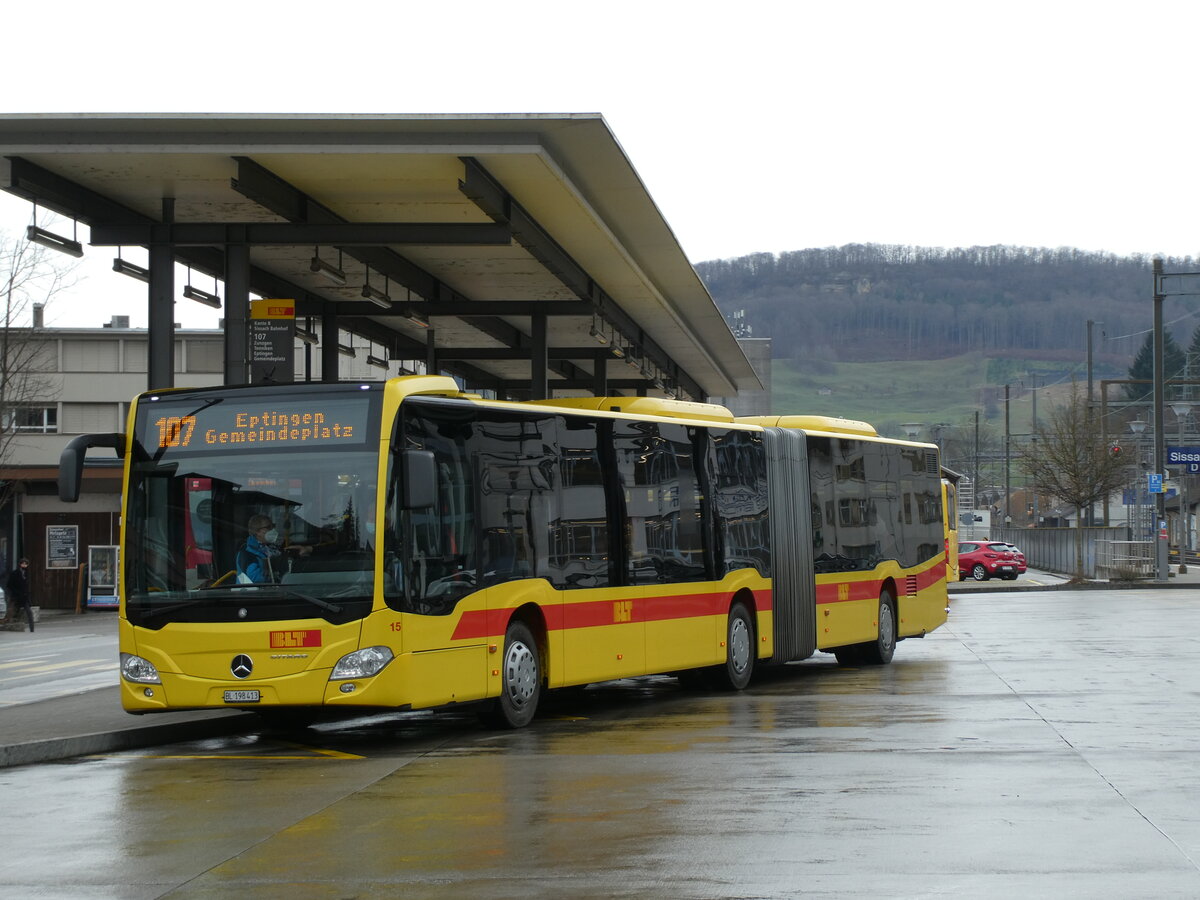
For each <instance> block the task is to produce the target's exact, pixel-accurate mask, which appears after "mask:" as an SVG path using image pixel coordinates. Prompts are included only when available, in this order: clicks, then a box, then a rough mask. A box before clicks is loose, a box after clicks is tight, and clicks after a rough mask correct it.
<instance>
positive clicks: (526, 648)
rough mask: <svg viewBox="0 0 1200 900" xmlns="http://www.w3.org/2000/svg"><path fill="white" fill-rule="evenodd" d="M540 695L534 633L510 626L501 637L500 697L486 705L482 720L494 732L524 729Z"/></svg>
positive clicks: (522, 625) (517, 624)
mask: <svg viewBox="0 0 1200 900" xmlns="http://www.w3.org/2000/svg"><path fill="white" fill-rule="evenodd" d="M541 695H542V666H541V662H540V660H539V658H538V645H537V641H536V640H535V639H534V636H533V632H532V631H530V630H529V626H528V625H526V624H525V623H524V622H513V623H512V624H511V625H509V626H508V631H506V632H505V634H504V657H503V659H501V668H500V696H499V697H497V698H496V699H495V700H491V701H489V702H488V704H487V706H486V708H485V710H484V712H483V715H482V718H483V720H484V722H486V723H487V724H488V725H491V726H492V727H493V728H523V727H525V726H526V725H528V724H529V723H530V722H531V721H533V716H534V713H536V712H537V706H538V700H539V699H541Z"/></svg>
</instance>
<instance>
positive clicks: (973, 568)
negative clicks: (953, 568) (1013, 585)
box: [958, 541, 1020, 581]
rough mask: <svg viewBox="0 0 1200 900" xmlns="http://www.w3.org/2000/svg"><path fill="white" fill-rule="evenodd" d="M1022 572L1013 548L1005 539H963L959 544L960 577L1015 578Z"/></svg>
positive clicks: (982, 578)
mask: <svg viewBox="0 0 1200 900" xmlns="http://www.w3.org/2000/svg"><path fill="white" fill-rule="evenodd" d="M1018 574H1020V572H1019V568H1018V563H1017V557H1016V555H1015V554H1014V553H1013V548H1012V547H1011V546H1010V545H1009V544H1006V543H1004V542H1003V541H962V542H961V543H959V545H958V579H959V581H962V580H963V579H965V578H974V579H975V580H976V581H987V580H988V579H989V578H992V577H995V578H1005V579H1007V580H1009V581H1012V580H1014V579H1015V578H1016V577H1017V575H1018Z"/></svg>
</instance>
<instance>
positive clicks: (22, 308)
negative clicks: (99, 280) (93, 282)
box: [0, 232, 75, 505]
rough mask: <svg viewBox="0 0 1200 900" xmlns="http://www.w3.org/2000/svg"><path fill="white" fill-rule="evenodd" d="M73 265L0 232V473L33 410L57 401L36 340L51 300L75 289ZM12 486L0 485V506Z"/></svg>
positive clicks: (48, 367) (46, 362)
mask: <svg viewBox="0 0 1200 900" xmlns="http://www.w3.org/2000/svg"><path fill="white" fill-rule="evenodd" d="M74 269H75V263H74V262H73V261H70V260H65V259H64V258H63V257H62V256H61V255H60V254H57V253H54V252H52V251H50V250H48V249H47V248H45V247H41V246H39V245H37V244H31V243H30V242H28V241H26V240H25V239H24V237H14V236H12V235H9V234H6V233H5V232H0V302H2V303H3V321H2V322H0V467H4V466H7V465H8V464H9V462H10V460H11V458H12V454H13V451H14V450H15V448H16V443H17V441H19V440H20V438H21V435H22V434H23V433H25V432H26V431H27V430H28V429H29V427H30V425H31V422H30V416H31V415H33V414H34V411H35V410H38V411H40V410H41V409H43V408H45V407H46V405H47V403H48V401H53V400H54V399H55V394H54V391H53V382H52V381H51V379H50V378H49V377H48V376H47V372H48V371H52V370H53V362H54V360H51V359H48V356H47V354H48V348H47V345H46V344H45V342H44V341H41V340H38V335H39V333H40V332H41V331H42V330H43V327H44V324H43V323H44V320H43V316H44V310H45V308H46V305H47V304H48V303H49V302H50V300H51V299H52V298H53V297H54V296H55V295H56V294H58V293H60V292H61V291H63V290H65V289H66V288H67V287H69V286H70V285H71V284H72V283H73V272H74ZM11 491H12V482H10V481H0V505H2V504H3V503H4V502H5V501H7V499H8V497H9V495H10V493H11Z"/></svg>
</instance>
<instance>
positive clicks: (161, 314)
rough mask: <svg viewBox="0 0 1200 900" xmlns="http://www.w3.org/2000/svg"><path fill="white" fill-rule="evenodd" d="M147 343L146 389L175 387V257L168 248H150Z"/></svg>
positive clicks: (152, 245)
mask: <svg viewBox="0 0 1200 900" xmlns="http://www.w3.org/2000/svg"><path fill="white" fill-rule="evenodd" d="M148 307H149V309H148V319H149V326H150V327H149V330H148V334H147V338H148V340H149V342H150V347H149V357H148V360H147V366H146V369H147V371H146V388H147V390H151V391H158V390H164V389H166V388H172V387H175V254H174V252H173V249H172V247H171V245H170V244H151V245H150V290H149V297H148Z"/></svg>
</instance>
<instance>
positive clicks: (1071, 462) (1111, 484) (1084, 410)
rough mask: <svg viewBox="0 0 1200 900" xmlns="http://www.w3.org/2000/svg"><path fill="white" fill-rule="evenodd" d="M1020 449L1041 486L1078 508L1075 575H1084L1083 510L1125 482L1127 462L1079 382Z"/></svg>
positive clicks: (1037, 487) (1092, 505)
mask: <svg viewBox="0 0 1200 900" xmlns="http://www.w3.org/2000/svg"><path fill="white" fill-rule="evenodd" d="M1018 453H1019V459H1020V461H1021V463H1022V464H1023V466H1024V467H1025V470H1026V471H1027V472H1028V473H1029V475H1030V477H1031V478H1032V479H1033V483H1034V486H1035V488H1036V489H1037V490H1038V491H1040V492H1041V493H1043V494H1048V495H1049V496H1051V497H1054V498H1055V499H1056V500H1059V501H1061V502H1062V503H1064V504H1067V505H1069V506H1073V507H1074V508H1075V510H1076V534H1075V578H1076V579H1079V580H1082V578H1083V530H1082V529H1083V518H1084V515H1083V511H1084V510H1085V509H1089V510H1090V509H1092V508H1093V507H1094V506H1095V504H1096V503H1099V502H1100V501H1102V500H1103V499H1104V498H1105V497H1108V496H1109V495H1111V494H1112V493H1113V492H1114V491H1116V490H1118V489H1119V488H1121V487H1122V486H1124V484H1125V481H1126V475H1125V464H1126V461H1125V460H1124V459H1123V458H1122V457H1121V455H1120V454H1118V453H1114V452H1113V450H1112V444H1111V442H1109V441H1106V440H1105V439H1104V435H1103V434H1102V433H1101V431H1100V428H1099V425H1098V423H1097V422H1096V419H1095V417H1094V416H1093V415H1090V414H1089V411H1088V403H1087V397H1086V396H1084V395H1083V393H1082V392H1081V391H1080V389H1079V385H1072V387H1071V396H1070V398H1069V400H1067V401H1066V402H1065V403H1063V404H1062V405H1060V406H1057V407H1055V408H1054V409H1053V410H1052V411H1051V413H1050V415H1049V417H1048V418H1047V421H1046V422H1045V423H1044V424H1042V425H1039V426H1038V429H1037V440H1036V441H1034V442H1032V443H1030V444H1029V445H1027V446H1025V447H1023V448H1021V450H1020V451H1018Z"/></svg>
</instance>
